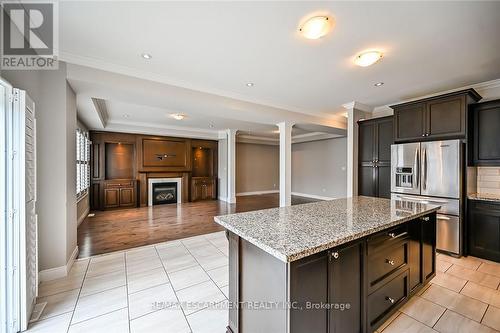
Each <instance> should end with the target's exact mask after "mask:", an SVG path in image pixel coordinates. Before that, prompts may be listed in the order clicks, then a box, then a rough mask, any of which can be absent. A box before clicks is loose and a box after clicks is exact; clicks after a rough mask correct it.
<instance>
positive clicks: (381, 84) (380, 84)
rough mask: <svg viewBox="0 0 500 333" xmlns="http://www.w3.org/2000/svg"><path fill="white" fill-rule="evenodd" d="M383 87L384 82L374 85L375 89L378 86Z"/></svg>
mask: <svg viewBox="0 0 500 333" xmlns="http://www.w3.org/2000/svg"><path fill="white" fill-rule="evenodd" d="M383 85H384V82H377V83H375V84H374V86H375V87H380V86H383Z"/></svg>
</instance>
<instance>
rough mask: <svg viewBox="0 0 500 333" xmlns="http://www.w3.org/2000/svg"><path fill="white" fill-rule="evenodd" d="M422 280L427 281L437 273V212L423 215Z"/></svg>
mask: <svg viewBox="0 0 500 333" xmlns="http://www.w3.org/2000/svg"><path fill="white" fill-rule="evenodd" d="M420 219H421V226H422V274H423V275H422V280H423V281H424V283H425V282H427V281H428V280H430V279H432V278H433V277H434V275H435V274H436V213H433V214H430V215H427V216H424V217H421V218H420Z"/></svg>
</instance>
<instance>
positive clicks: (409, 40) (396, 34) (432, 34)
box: [59, 1, 500, 133]
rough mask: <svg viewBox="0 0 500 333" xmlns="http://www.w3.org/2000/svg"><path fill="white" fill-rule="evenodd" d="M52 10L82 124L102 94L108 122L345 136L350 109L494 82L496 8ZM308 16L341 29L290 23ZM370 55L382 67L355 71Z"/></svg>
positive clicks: (460, 4)
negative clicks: (345, 107)
mask: <svg viewBox="0 0 500 333" xmlns="http://www.w3.org/2000/svg"><path fill="white" fill-rule="evenodd" d="M59 12H60V23H59V25H60V29H59V30H60V58H61V59H62V60H64V61H66V62H68V63H70V64H73V65H70V66H69V70H68V80H69V82H70V84H71V85H72V87H73V89H74V90H75V91H76V93H77V95H78V104H79V105H78V108H79V112H80V113H81V117H82V118H85V122H86V123H87V122H88V123H89V126H90V127H97V128H98V127H99V124H98V122H95V121H94V120H95V119H94V120H92V117H93V116H92V114H91V112H92V103H91V100H90V98H91V97H98V98H102V99H105V100H106V104H107V107H108V109H109V123H110V124H112V126H111V127H113V126H114V128H125V127H127V126H128V127H129V128H130V127H133V126H137V127H140V126H144V127H145V128H147V127H148V126H149V127H155V128H156V127H158V128H159V129H161V128H162V126H163V127H165V128H167V127H169V126H180V124H182V126H181V127H189V128H196V129H200V131H205V132H207V133H210V132H214V131H216V130H219V129H223V128H228V127H232V128H239V129H243V130H245V131H263V132H269V131H272V129H273V128H274V126H273V125H274V124H276V123H277V122H279V121H284V120H290V121H293V122H296V123H304V124H306V123H307V124H319V125H325V126H330V127H335V128H345V118H343V117H341V116H340V115H339V112H341V110H342V104H344V103H347V102H350V101H357V102H360V103H363V104H365V105H368V106H370V107H375V106H380V105H385V104H388V103H393V102H398V101H401V100H406V99H409V98H413V97H417V96H422V95H426V94H430V93H433V92H438V91H444V90H449V89H454V88H457V87H462V86H466V85H470V84H474V83H478V82H484V81H489V80H493V79H498V78H500V54H499V53H498V49H500V38H498V32H500V2H478V1H473V2H465V1H453V2H406V1H404V2H403V1H401V2H312V1H289V2H285V1H278V2H265V1H260V2H239V1H234V2H227V1H226V2H189V1H188V2H171V1H151V2H134V1H123V2H117V1H102V2H96V1H92V2H87V1H66V2H60V5H59ZM314 14H328V15H330V16H332V17H333V18H334V20H335V28H334V30H333V31H332V32H331V33H330V34H329V35H327V36H326V37H324V38H322V39H320V40H314V41H312V40H305V39H303V38H302V37H301V36H300V35H299V34H298V33H297V27H298V25H299V23H300V22H301V21H303V20H304V19H305V18H307V17H308V16H311V15H314ZM370 48H377V49H380V50H382V51H383V52H384V57H383V59H382V60H381V61H380V62H378V63H377V64H375V65H373V66H371V67H366V68H361V67H357V66H355V65H354V64H353V61H352V60H353V58H354V56H355V55H356V53H358V52H360V51H362V50H366V49H370ZM142 53H150V54H151V55H152V56H153V58H152V59H150V60H146V59H143V58H142V57H141V54H142ZM380 81H382V82H384V83H385V84H384V85H383V86H381V87H375V86H374V83H376V82H380ZM248 82H252V83H254V86H253V87H247V86H246V83H248ZM175 112H182V113H186V114H187V115H188V118H187V119H186V120H184V121H182V122H178V121H175V120H172V119H170V118H168V117H167V115H168V114H169V113H175ZM124 114H129V115H130V117H128V118H124V117H123V115H124ZM95 116H96V115H94V117H95ZM113 124H114V125H113ZM120 124H121V125H120ZM210 124H213V125H214V127H210Z"/></svg>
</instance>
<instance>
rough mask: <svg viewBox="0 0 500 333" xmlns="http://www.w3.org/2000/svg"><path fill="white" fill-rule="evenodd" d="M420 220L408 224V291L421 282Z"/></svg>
mask: <svg viewBox="0 0 500 333" xmlns="http://www.w3.org/2000/svg"><path fill="white" fill-rule="evenodd" d="M420 223H421V222H420V221H419V220H417V221H412V222H410V223H409V224H408V228H409V234H410V240H409V245H408V256H409V258H408V266H410V273H409V276H408V279H409V284H410V291H412V290H414V289H415V288H417V287H418V286H420V284H421V283H422V274H421V271H420V257H421V253H420V239H421V235H422V228H421V226H420Z"/></svg>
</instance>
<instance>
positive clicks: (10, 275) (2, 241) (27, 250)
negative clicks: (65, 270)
mask: <svg viewBox="0 0 500 333" xmlns="http://www.w3.org/2000/svg"><path fill="white" fill-rule="evenodd" d="M0 88H2V89H0V90H3V92H4V94H3V96H2V98H0V103H2V105H1V106H2V107H1V108H0V111H1V114H0V125H1V126H0V127H2V128H1V131H0V135H1V138H0V148H1V149H0V153H1V154H2V156H1V158H0V164H1V165H0V173H1V177H0V194H1V195H0V208H1V212H2V214H3V215H2V224H1V226H2V228H0V247H1V251H0V254H1V255H0V263H1V264H2V269H1V272H0V283H1V286H0V310H1V311H0V318H1V323H2V327H0V331H2V332H3V331H6V332H18V331H24V330H26V328H27V325H28V320H29V318H30V316H31V312H32V309H33V306H34V304H35V300H36V296H37V292H38V289H37V288H38V261H37V258H38V254H37V249H38V244H37V238H38V236H37V232H38V228H37V224H38V221H37V215H36V119H35V105H34V103H33V101H32V100H31V99H30V98H29V96H27V95H26V93H25V92H24V91H22V90H19V89H13V88H12V87H11V86H10V85H8V84H7V83H6V82H5V81H2V80H1V79H0ZM4 222H5V223H4ZM5 273H7V274H5Z"/></svg>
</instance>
